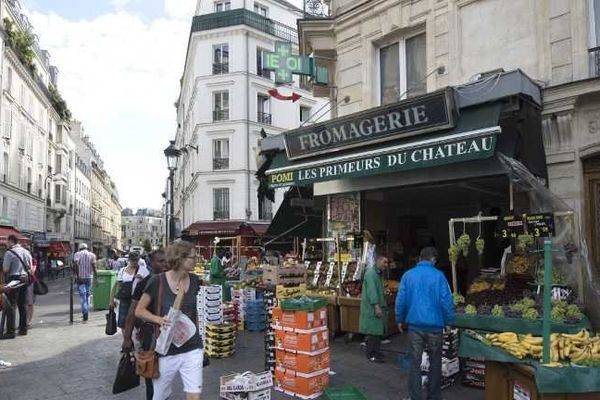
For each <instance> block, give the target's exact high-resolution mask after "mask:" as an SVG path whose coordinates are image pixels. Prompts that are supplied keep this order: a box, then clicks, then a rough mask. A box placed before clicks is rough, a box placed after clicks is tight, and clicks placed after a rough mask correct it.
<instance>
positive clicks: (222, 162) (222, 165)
mask: <svg viewBox="0 0 600 400" xmlns="http://www.w3.org/2000/svg"><path fill="white" fill-rule="evenodd" d="M220 169H229V158H213V170H215V171H216V170H220Z"/></svg>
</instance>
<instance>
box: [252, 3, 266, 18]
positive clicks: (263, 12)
mask: <svg viewBox="0 0 600 400" xmlns="http://www.w3.org/2000/svg"><path fill="white" fill-rule="evenodd" d="M254 12H255V13H257V14H260V15H262V16H263V17H268V16H269V9H268V8H267V7H266V6H263V5H262V4H260V3H257V2H254Z"/></svg>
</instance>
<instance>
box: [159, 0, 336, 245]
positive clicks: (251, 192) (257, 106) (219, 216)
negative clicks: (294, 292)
mask: <svg viewBox="0 0 600 400" xmlns="http://www.w3.org/2000/svg"><path fill="white" fill-rule="evenodd" d="M301 17H302V12H301V10H299V9H297V8H296V7H294V6H293V5H291V4H289V3H287V2H285V1H281V0H262V1H243V0H232V1H229V0H226V1H216V2H212V1H210V2H208V1H198V6H197V10H196V16H195V17H194V19H193V23H192V29H191V35H190V40H189V44H188V50H187V57H186V63H185V66H184V73H183V78H182V81H181V94H180V97H179V100H178V102H177V127H178V128H177V133H176V138H175V139H176V146H177V147H178V148H181V149H186V150H185V151H184V152H183V153H182V156H181V157H180V159H179V167H178V169H177V171H176V173H175V175H176V176H175V186H174V189H175V218H177V219H178V222H179V224H180V226H181V229H182V230H183V232H184V234H185V233H187V234H188V235H190V234H191V235H190V236H192V237H194V236H195V235H197V234H198V232H199V231H206V229H204V228H201V226H203V225H206V226H209V225H211V224H212V223H213V222H214V221H221V222H219V224H220V225H223V224H227V222H223V221H229V222H230V225H231V226H232V227H233V226H234V225H237V226H238V227H239V225H240V223H250V224H253V225H254V226H259V225H262V226H266V225H268V222H269V221H270V219H271V218H272V215H273V212H274V211H275V210H276V208H277V206H278V204H279V202H280V201H281V193H278V194H277V195H276V202H275V204H272V203H271V202H269V201H265V202H263V203H262V204H259V202H258V199H257V195H256V193H257V187H258V181H257V180H256V178H255V176H254V175H255V172H256V148H257V141H258V139H259V138H260V134H261V131H262V130H264V132H265V133H266V134H267V135H273V134H278V133H280V132H283V131H285V130H288V129H292V128H295V127H298V126H299V125H300V123H301V121H303V120H306V119H308V118H309V116H310V115H311V114H312V113H314V112H315V111H317V110H318V109H319V108H320V107H321V105H322V104H324V103H325V102H324V101H322V100H315V99H314V98H313V97H312V95H311V93H310V92H308V91H306V90H304V89H302V88H300V86H299V79H297V78H296V79H295V83H294V85H293V87H289V86H288V87H279V91H280V92H281V93H282V94H284V95H290V94H291V93H292V91H293V92H295V93H297V94H300V95H301V96H302V97H301V98H300V100H299V101H297V102H294V103H293V102H291V101H279V100H276V99H274V98H271V97H270V96H269V94H268V90H270V89H272V88H274V87H275V83H274V81H273V73H272V72H269V71H266V70H264V69H263V68H262V53H263V51H264V50H268V51H273V50H274V45H275V42H276V41H286V42H291V43H293V48H294V51H295V52H297V33H296V28H295V26H296V20H297V19H298V18H301ZM326 114H327V115H328V113H326ZM192 146H193V147H192ZM196 147H197V148H198V151H197V152H196V151H195V150H194V148H196ZM167 195H168V192H167ZM198 224H200V225H198ZM233 228H235V227H233ZM209 230H210V229H209ZM233 231H235V229H233Z"/></svg>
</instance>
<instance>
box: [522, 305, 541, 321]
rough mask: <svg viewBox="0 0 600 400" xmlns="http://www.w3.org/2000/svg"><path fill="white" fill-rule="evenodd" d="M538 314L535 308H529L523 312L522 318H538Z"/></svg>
mask: <svg viewBox="0 0 600 400" xmlns="http://www.w3.org/2000/svg"><path fill="white" fill-rule="evenodd" d="M538 316H539V314H538V312H537V310H536V309H535V308H529V309H527V310H525V311H524V312H523V318H525V319H528V320H531V321H533V320H536V319H538Z"/></svg>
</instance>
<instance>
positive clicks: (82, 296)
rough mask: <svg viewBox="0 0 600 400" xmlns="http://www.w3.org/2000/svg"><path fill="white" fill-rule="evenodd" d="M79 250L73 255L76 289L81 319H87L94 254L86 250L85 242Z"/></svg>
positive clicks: (94, 264) (94, 274)
mask: <svg viewBox="0 0 600 400" xmlns="http://www.w3.org/2000/svg"><path fill="white" fill-rule="evenodd" d="M79 248H80V249H81V250H79V251H78V252H77V253H75V255H74V256H73V263H74V266H75V268H74V270H75V278H76V282H77V289H78V291H79V301H80V303H81V313H82V314H83V321H84V322H86V321H87V320H88V316H89V311H90V305H89V301H90V288H91V286H92V276H93V277H94V278H95V277H96V255H95V254H94V253H92V252H91V251H88V247H87V244H85V243H81V244H80V245H79Z"/></svg>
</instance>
